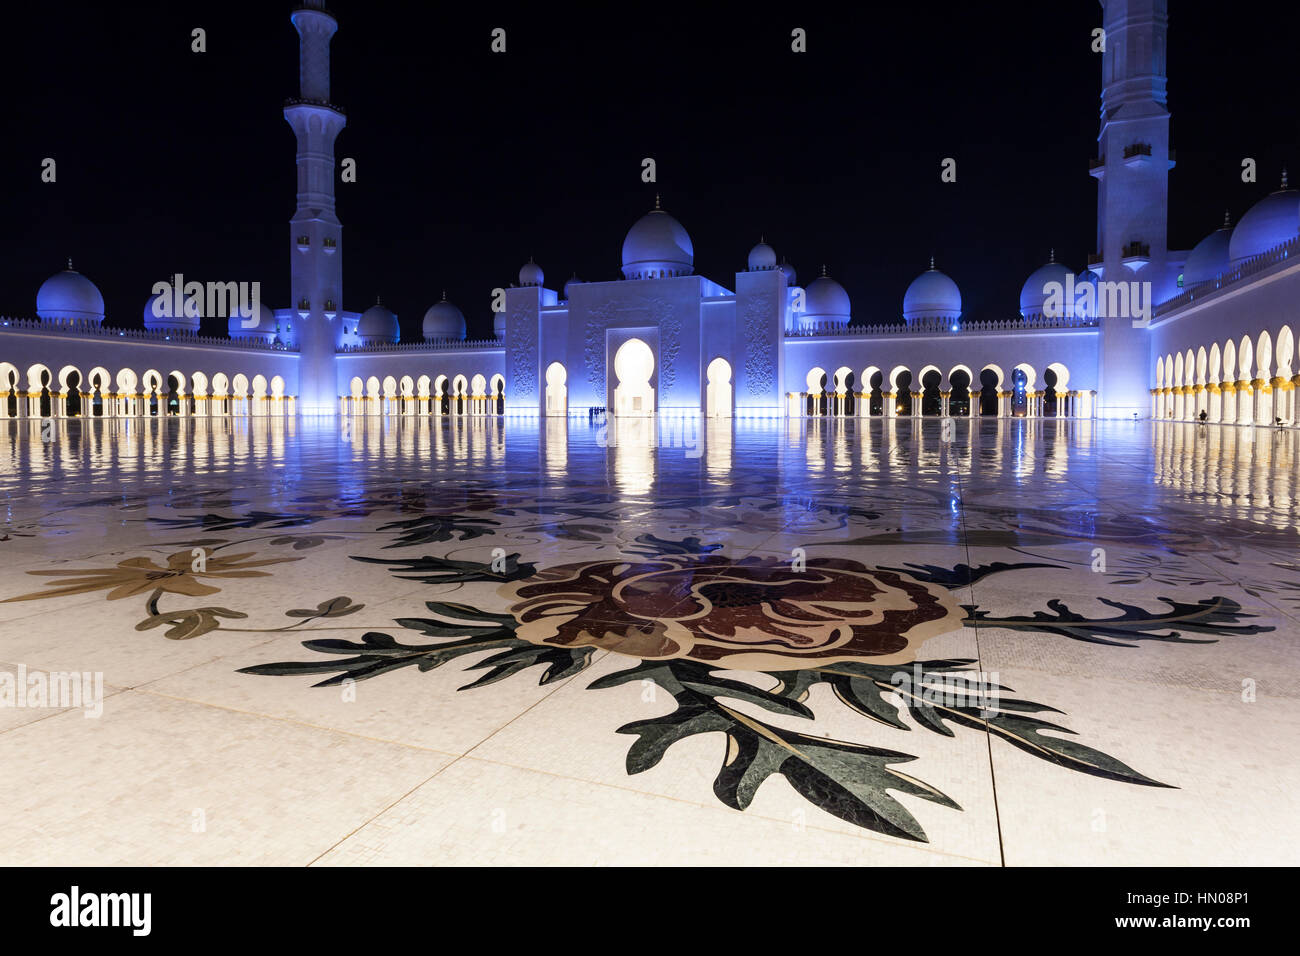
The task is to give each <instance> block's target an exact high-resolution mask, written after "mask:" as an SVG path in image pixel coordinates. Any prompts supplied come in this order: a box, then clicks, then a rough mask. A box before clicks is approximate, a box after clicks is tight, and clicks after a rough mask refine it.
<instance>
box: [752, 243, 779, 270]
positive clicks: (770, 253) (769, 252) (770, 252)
mask: <svg viewBox="0 0 1300 956" xmlns="http://www.w3.org/2000/svg"><path fill="white" fill-rule="evenodd" d="M775 268H776V250H775V249H773V248H772V247H771V246H769V245H768V244H767V243H766V242H761V241H760V242H759V244H758V245H756V246H755V247H754V248H753V249H750V250H749V271H750V272H766V271H767V270H768V269H775Z"/></svg>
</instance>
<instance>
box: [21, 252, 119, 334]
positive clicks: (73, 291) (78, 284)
mask: <svg viewBox="0 0 1300 956" xmlns="http://www.w3.org/2000/svg"><path fill="white" fill-rule="evenodd" d="M36 314H37V315H38V316H39V317H40V318H42V319H44V320H45V321H47V322H48V321H51V320H58V319H84V320H88V321H91V322H103V321H104V297H103V296H102V295H100V293H99V289H98V288H96V287H95V283H93V282H91V281H90V280H89V279H87V278H86V277H85V276H83V275H82V274H81V273H80V272H77V271H76V270H75V269H73V268H72V260H71V259H69V260H68V268H66V269H65V270H63V271H62V272H56V273H55V274H54V275H52V276H50V277H49V278H48V279H46V280H45V281H44V282H42V283H41V287H40V289H39V290H38V291H37V293H36Z"/></svg>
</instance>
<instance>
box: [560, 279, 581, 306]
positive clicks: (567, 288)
mask: <svg viewBox="0 0 1300 956" xmlns="http://www.w3.org/2000/svg"><path fill="white" fill-rule="evenodd" d="M575 285H582V280H581V279H579V278H578V277H577V275H574V276H573V277H572V278H571V279H569V281H568V282H566V283H564V298H565V301H568V300H569V299H572V298H573V287H574V286H575Z"/></svg>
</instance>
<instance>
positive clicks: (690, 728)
mask: <svg viewBox="0 0 1300 956" xmlns="http://www.w3.org/2000/svg"><path fill="white" fill-rule="evenodd" d="M44 437H46V438H48V439H49V440H48V441H46V440H42V439H43V436H42V430H41V425H40V423H39V422H30V423H29V422H14V421H4V422H0V443H3V453H2V454H0V498H2V500H3V506H4V519H5V521H4V527H3V529H2V530H0V548H3V549H4V550H3V555H4V561H3V570H2V571H0V767H3V768H4V770H5V772H4V773H3V774H0V817H2V818H3V819H4V821H5V825H4V827H3V828H0V863H3V864H11V865H12V864H20V865H26V864H60V865H99V864H145V865H149V864H253V865H255V864H276V865H358V864H469V865H498V864H504V865H511V864H536V863H543V864H546V863H555V864H647V863H648V864H756V865H766V864H846V865H864V864H865V865H892V864H902V865H963V866H964V865H970V866H988V865H991V866H999V865H1007V866H1019V865H1033V864H1083V865H1092V864H1119V865H1128V864H1133V865H1145V864H1174V865H1216V864H1232V865H1243V864H1247V865H1249V864H1295V863H1297V862H1300V852H1298V846H1300V761H1297V759H1296V752H1297V749H1298V748H1297V740H1298V739H1300V738H1298V736H1297V728H1298V727H1300V533H1298V531H1300V508H1298V506H1297V497H1296V496H1297V460H1300V459H1298V458H1297V455H1298V454H1300V448H1298V447H1297V446H1298V445H1300V433H1298V432H1297V431H1295V430H1288V431H1273V430H1267V429H1262V428H1260V429H1253V430H1251V429H1243V428H1236V427H1230V426H1198V425H1193V424H1171V423H1158V424H1152V423H1129V422H1075V421H1042V420H1006V421H996V420H984V421H979V422H975V423H972V422H969V421H966V420H958V421H956V422H955V430H954V431H952V433H951V434H945V433H944V431H943V429H942V427H941V423H940V422H939V421H938V420H927V421H925V422H913V421H909V420H901V421H896V422H882V421H878V420H875V421H871V420H868V421H862V420H859V421H852V420H850V421H844V420H821V419H814V420H808V421H793V422H784V421H782V422H776V421H752V420H736V421H734V422H733V421H730V420H726V421H716V420H715V421H709V422H702V423H701V422H695V421H691V420H685V421H683V420H672V419H666V418H665V419H661V420H659V421H658V422H652V421H649V420H623V421H620V422H618V423H616V425H609V426H605V425H603V424H600V423H591V422H589V421H588V420H587V419H586V418H581V419H570V420H569V421H567V422H566V421H564V420H554V419H551V420H544V421H542V422H540V423H539V422H538V421H536V420H528V419H513V418H505V419H496V418H490V419H489V418H476V419H470V420H451V421H447V420H442V421H440V420H428V419H414V418H412V419H404V420H397V419H391V420H390V419H382V418H378V417H374V418H368V419H360V420H343V421H339V422H333V421H330V422H328V423H323V422H315V421H310V420H301V421H288V422H286V421H273V420H270V419H251V420H248V419H241V420H158V419H150V420H142V421H130V422H109V421H102V420H99V421H70V422H61V423H59V424H58V428H57V429H56V430H55V433H54V434H53V435H46V436H44Z"/></svg>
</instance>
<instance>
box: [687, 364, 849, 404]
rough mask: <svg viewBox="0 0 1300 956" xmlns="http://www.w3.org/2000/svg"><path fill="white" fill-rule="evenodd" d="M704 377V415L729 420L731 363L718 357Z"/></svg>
mask: <svg viewBox="0 0 1300 956" xmlns="http://www.w3.org/2000/svg"><path fill="white" fill-rule="evenodd" d="M836 374H838V373H836ZM850 374H852V373H850ZM705 377H706V378H707V379H708V383H707V384H706V385H705V389H704V408H705V414H706V415H707V416H708V417H709V418H730V417H731V414H732V411H731V400H732V394H731V363H730V362H728V361H727V360H726V359H724V358H723V357H722V356H720V355H719V356H718V357H717V358H715V359H714V360H713V361H712V362H710V363H709V367H708V368H707V369H706V370H705Z"/></svg>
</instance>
